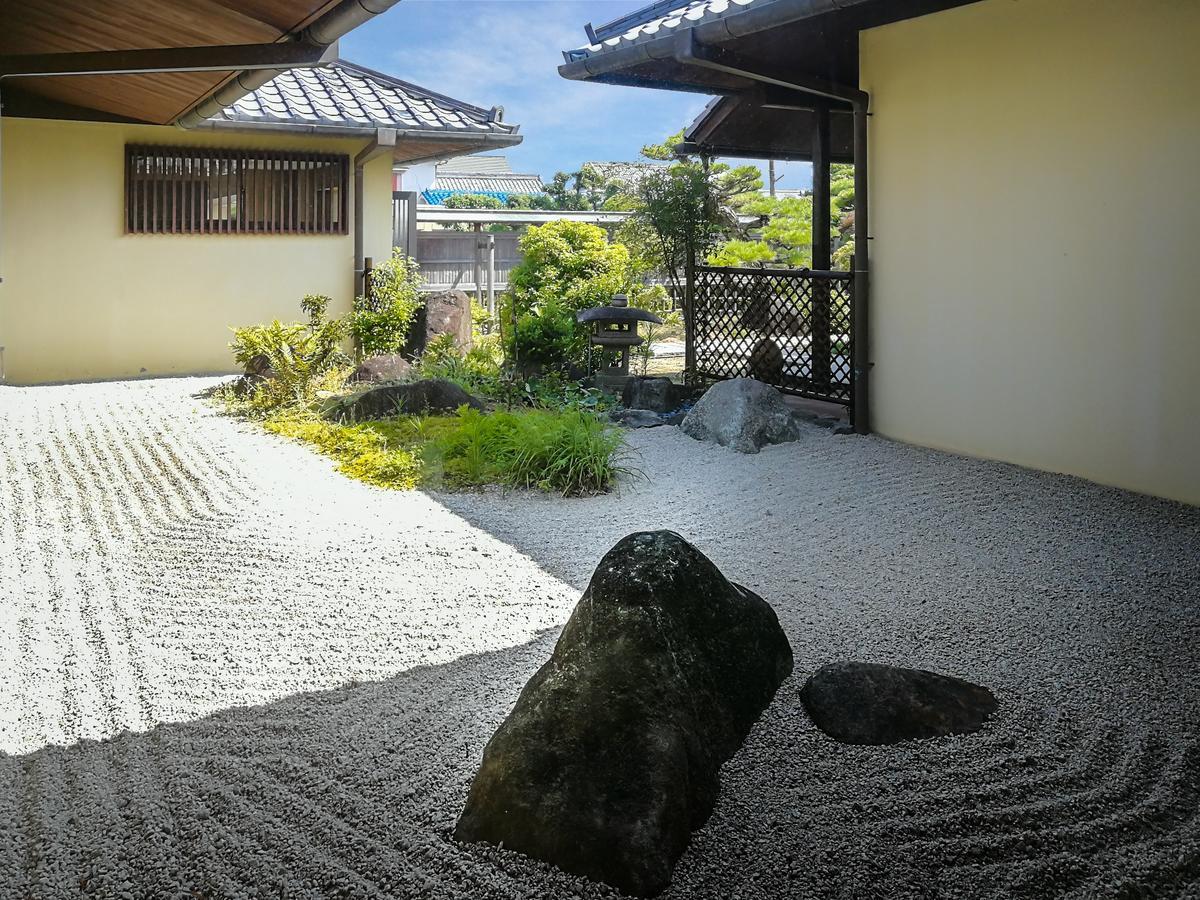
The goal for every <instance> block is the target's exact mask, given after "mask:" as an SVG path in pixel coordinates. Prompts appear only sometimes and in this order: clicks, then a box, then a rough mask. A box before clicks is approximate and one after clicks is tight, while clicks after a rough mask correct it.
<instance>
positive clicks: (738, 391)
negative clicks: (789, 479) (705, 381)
mask: <svg viewBox="0 0 1200 900" xmlns="http://www.w3.org/2000/svg"><path fill="white" fill-rule="evenodd" d="M679 427H680V428H681V429H683V432H684V433H685V434H687V435H689V436H691V437H694V438H695V439H696V440H698V441H712V442H715V443H717V444H721V445H722V446H725V447H729V448H731V449H733V450H737V451H738V452H739V453H757V452H758V451H759V450H761V449H762V448H763V447H765V446H766V445H767V444H782V443H784V442H785V441H794V440H796V439H797V438H798V437H800V425H799V424H798V423H797V421H796V417H795V416H794V415H793V414H792V411H791V409H790V408H789V407H788V405H787V404H786V403H784V402H783V395H782V394H780V393H779V391H777V390H775V388H773V387H771V386H770V385H769V384H763V383H762V382H761V381H755V380H754V379H753V378H733V379H730V380H729V381H721V382H718V383H717V384H714V385H713V386H712V387H710V388H709V389H708V390H707V391H706V392H705V394H704V396H703V397H701V398H700V399H699V400H698V401H697V402H696V405H695V406H693V407H692V409H691V411H690V412H689V413H688V414H687V418H685V419H684V420H683V424H681V425H680V426H679Z"/></svg>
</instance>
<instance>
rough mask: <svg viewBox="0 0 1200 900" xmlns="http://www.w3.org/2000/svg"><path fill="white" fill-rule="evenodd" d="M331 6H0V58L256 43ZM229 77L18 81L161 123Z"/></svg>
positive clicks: (256, 1) (202, 0) (220, 2)
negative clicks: (2, 55) (29, 54)
mask: <svg viewBox="0 0 1200 900" xmlns="http://www.w3.org/2000/svg"><path fill="white" fill-rule="evenodd" d="M336 2H337V0H246V2H234V0H106V2H103V3H97V2H95V0H3V2H0V54H20V53H69V52H75V51H89V50H142V49H151V48H157V47H202V46H209V45H217V44H260V43H271V42H273V41H277V40H279V39H280V38H281V37H283V36H284V35H286V34H288V33H291V32H293V31H295V30H296V29H297V28H299V27H302V26H304V25H306V24H308V22H310V21H312V20H313V19H314V18H316V17H317V16H319V15H321V14H322V13H324V12H325V11H327V10H328V9H330V8H331V7H333V6H334V5H336ZM231 74H232V73H229V72H189V73H172V74H152V75H104V76H99V75H87V76H69V77H61V78H34V79H22V84H21V87H22V89H24V90H28V91H29V92H31V93H35V94H40V95H42V96H45V97H49V98H51V99H54V100H59V101H62V102H64V103H70V104H73V105H75V106H81V107H87V108H89V109H99V110H104V111H105V112H110V113H116V114H118V115H122V116H128V117H130V118H134V119H140V120H142V121H148V122H158V123H162V124H168V123H170V122H172V121H174V119H175V118H176V117H177V116H179V115H180V114H181V113H183V112H184V111H186V110H187V109H188V108H189V107H190V106H192V104H194V103H195V102H196V101H197V100H200V99H202V98H203V97H205V96H206V95H207V94H209V93H210V92H211V91H213V90H214V89H215V88H216V87H217V86H219V85H220V84H221V83H222V82H223V81H225V80H226V79H227V78H228V77H229V76H230V75H231Z"/></svg>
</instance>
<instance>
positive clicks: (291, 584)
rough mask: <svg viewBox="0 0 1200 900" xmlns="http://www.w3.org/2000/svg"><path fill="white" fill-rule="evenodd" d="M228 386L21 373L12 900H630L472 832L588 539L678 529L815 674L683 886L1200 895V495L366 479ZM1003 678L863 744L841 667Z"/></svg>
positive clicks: (837, 440)
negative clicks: (478, 840)
mask: <svg viewBox="0 0 1200 900" xmlns="http://www.w3.org/2000/svg"><path fill="white" fill-rule="evenodd" d="M210 383H211V382H210V381H204V380H189V379H181V380H166V381H157V382H136V383H122V384H107V385H83V386H71V387H54V388H31V389H15V388H0V673H3V674H2V676H0V897H2V898H9V897H12V898H30V897H32V898H37V900H41V898H56V897H79V896H87V897H135V898H159V897H186V898H205V897H212V898H217V897H221V898H224V897H263V898H265V897H273V898H277V897H281V896H286V897H289V898H291V897H314V898H315V897H388V896H390V897H402V898H408V897H414V898H415V897H422V898H424V897H428V898H456V897H472V898H474V897H489V898H490V897H497V898H542V897H554V898H558V897H567V898H570V897H573V896H578V897H580V898H582V897H610V896H612V892H611V891H609V890H607V889H605V888H603V887H600V886H597V885H590V884H586V883H584V882H582V881H579V880H577V879H573V878H570V877H567V876H564V875H562V874H561V873H558V872H556V871H554V870H552V869H550V868H549V867H546V866H543V865H539V864H536V863H531V862H530V861H528V860H524V859H522V858H520V857H518V856H516V855H513V854H509V853H505V852H502V851H497V850H491V849H487V848H481V847H460V846H457V845H455V844H454V843H453V842H451V841H450V840H449V839H448V833H449V831H450V829H451V827H452V826H453V822H454V817H455V815H456V814H457V812H458V810H459V809H460V807H461V804H462V802H463V799H464V798H465V794H466V788H467V785H468V782H469V779H470V777H471V774H472V772H473V769H474V766H475V764H476V762H477V760H478V758H479V755H480V753H481V751H482V748H483V744H484V743H485V742H486V740H487V738H488V736H489V735H490V734H491V732H492V730H493V729H494V728H495V726H496V725H497V724H498V722H499V721H500V719H501V718H503V716H504V715H505V713H506V712H507V711H508V709H509V708H510V706H511V704H512V703H513V701H514V700H515V698H516V695H517V693H518V691H519V690H520V688H521V686H522V685H523V684H524V682H525V680H526V679H527V678H528V677H529V675H530V674H532V672H533V671H534V670H535V669H536V668H537V666H538V665H539V664H540V663H541V662H542V661H543V660H544V658H545V657H546V655H547V654H548V653H549V650H550V647H551V646H552V644H553V640H554V637H555V635H556V632H557V628H558V627H559V626H560V625H561V624H562V622H563V621H564V620H565V618H566V616H567V614H568V613H569V611H570V608H571V606H572V605H573V603H574V601H575V599H576V597H577V595H578V591H579V589H580V588H581V587H582V586H583V585H584V583H585V582H586V580H587V577H588V576H589V574H590V572H591V568H592V567H593V566H594V564H595V562H596V561H597V559H598V558H599V557H600V555H601V554H602V553H603V552H604V551H605V550H606V549H608V547H609V546H611V545H612V544H613V543H614V542H615V541H616V540H617V539H619V538H620V537H622V536H624V535H625V534H626V533H628V532H629V531H632V530H636V529H641V528H659V527H669V528H674V529H675V530H677V531H679V532H681V533H682V534H684V535H685V536H687V537H689V538H690V539H692V540H693V541H694V542H695V543H696V544H697V545H698V546H699V547H700V548H701V549H702V550H704V551H705V552H706V553H708V554H709V555H710V556H711V557H712V558H713V559H714V560H715V561H716V562H717V563H718V565H720V566H721V567H722V569H723V570H724V571H725V572H726V573H727V574H728V575H729V576H730V577H731V578H734V579H735V580H740V581H742V582H743V583H745V584H747V585H749V586H751V587H753V588H754V589H756V590H757V591H759V592H760V593H761V594H762V595H763V596H764V597H766V598H767V599H768V600H769V601H770V602H771V603H772V604H773V605H774V606H775V608H776V609H777V611H778V612H779V615H780V619H781V621H782V623H783V625H784V627H785V629H786V630H787V632H788V635H789V637H790V639H791V641H792V644H793V647H794V648H795V651H796V660H797V669H796V673H795V675H793V677H792V678H790V679H789V680H788V681H787V682H785V683H784V685H783V687H782V688H781V689H780V691H779V694H778V696H777V698H776V701H775V703H774V704H773V705H772V706H771V707H770V709H769V710H768V711H767V713H766V714H765V715H764V717H763V719H762V720H761V721H760V722H759V724H758V726H757V727H756V728H755V730H754V732H753V733H752V734H751V736H750V739H749V741H748V742H747V745H746V746H745V748H744V749H743V750H742V752H741V753H739V754H738V755H737V756H736V757H735V758H734V759H733V760H731V761H730V762H729V763H728V764H727V765H726V767H725V769H724V771H723V789H722V795H721V798H720V800H719V802H718V804H717V808H716V811H715V812H714V814H713V817H712V819H711V820H710V821H709V823H708V824H707V825H706V826H705V827H704V828H703V829H702V830H701V831H700V832H698V833H697V835H696V836H695V838H694V840H693V843H692V847H691V849H690V850H689V852H688V853H687V854H686V855H685V857H684V858H683V860H682V861H681V863H680V866H679V869H678V870H677V873H676V879H675V885H674V887H673V888H672V889H671V891H670V892H668V895H667V896H668V897H670V898H684V897H688V898H691V897H711V898H737V897H744V898H763V897H830V898H834V897H836V898H866V897H913V898H918V897H919V898H926V897H930V898H932V897H947V898H949V897H968V898H970V897H1028V898H1035V897H1036V898H1040V897H1051V896H1071V897H1118V896H1125V897H1173V896H1187V897H1200V818H1198V814H1200V742H1198V737H1200V733H1198V729H1200V724H1198V723H1200V666H1198V665H1197V664H1198V662H1200V607H1198V603H1200V587H1198V585H1200V510H1196V509H1191V508H1185V507H1181V506H1177V505H1174V504H1171V503H1167V502H1164V501H1158V500H1153V499H1149V498H1143V497H1137V496H1134V495H1130V494H1125V493H1122V492H1119V491H1114V490H1109V489H1106V488H1101V487H1098V486H1095V485H1090V484H1087V483H1084V482H1080V481H1077V480H1074V479H1069V478H1065V477H1058V476H1052V475H1044V474H1038V473H1033V472H1028V471H1024V470H1021V469H1017V468H1013V467H1009V466H1002V465H997V464H993V463H986V462H979V461H971V460H963V459H959V458H955V457H951V456H947V455H944V454H938V453H934V452H932V451H925V450H919V449H914V448H908V447H903V446H899V445H896V444H891V443H888V442H886V441H883V440H879V439H875V438H866V439H864V438H855V437H845V438H841V437H835V436H833V435H831V434H830V433H829V432H827V431H824V430H821V429H818V428H812V429H809V430H806V432H805V435H804V437H803V438H802V440H801V441H799V442H798V443H796V444H793V445H787V446H781V447H772V448H768V449H766V450H764V451H763V452H762V453H761V454H759V455H758V456H753V457H742V456H737V455H735V454H733V453H730V452H729V451H726V450H723V449H720V448H713V447H708V446H705V445H701V444H698V443H695V442H693V441H691V440H690V439H688V438H686V437H685V436H683V435H682V434H680V433H679V432H678V430H677V429H670V428H660V429H653V430H649V431H643V432H637V433H634V434H633V436H632V438H631V439H632V441H633V442H634V444H635V445H636V448H637V451H638V457H637V458H635V460H634V461H635V463H636V464H638V465H640V466H641V468H642V469H643V470H644V471H645V473H646V476H647V478H646V480H643V481H636V482H633V483H630V484H628V485H626V486H624V488H623V489H622V491H621V492H620V493H619V494H617V495H611V496H607V497H602V498H594V499H589V500H569V501H564V500H557V499H548V498H544V497H541V496H536V495H523V494H521V495H513V494H508V495H505V494H502V493H500V492H494V493H484V494H473V495H453V496H437V497H430V496H426V495H424V494H396V493H389V492H385V491H379V490H376V489H373V488H370V487H367V486H364V485H360V484H356V483H354V482H351V481H348V480H346V479H344V478H342V477H341V476H340V475H338V474H336V473H335V472H333V471H332V469H331V467H330V466H329V464H328V462H327V461H325V460H323V459H321V458H319V457H316V456H315V455H313V454H311V453H309V452H308V451H307V450H305V449H303V448H301V447H298V446H296V445H293V444H290V443H288V442H285V441H283V440H280V439H277V438H274V437H271V436H269V435H266V434H263V433H261V432H259V431H257V430H255V429H253V428H251V427H248V426H245V425H241V424H239V423H236V422H233V421H230V420H228V419H224V418H221V417H218V416H216V415H214V414H213V413H212V412H211V411H210V410H208V409H206V408H205V407H204V406H203V405H202V404H201V403H200V402H199V401H197V400H195V399H194V398H193V395H194V394H195V393H196V392H197V391H198V390H200V389H201V388H202V387H204V386H206V385H207V384H210ZM845 658H857V659H869V660H875V661H880V662H892V663H898V664H904V665H917V666H923V667H928V668H934V669H937V670H938V671H942V672H947V673H950V674H955V675H959V676H962V677H966V678H970V679H972V680H975V681H979V682H981V683H983V684H986V685H988V686H990V687H992V688H993V689H994V690H995V691H996V693H997V695H998V696H999V698H1000V700H1001V703H1002V707H1001V711H1000V714H999V715H998V717H997V718H996V720H995V721H994V722H993V723H991V724H990V725H989V726H987V727H986V728H985V730H984V731H983V732H981V733H979V734H977V735H974V736H971V737H966V738H952V739H943V740H936V741H928V742H919V743H915V744H909V745H904V746H901V747H892V748H846V747H842V746H840V745H837V744H835V743H833V742H832V741H829V740H828V739H826V738H824V737H823V736H822V735H820V734H819V733H818V732H817V731H816V730H815V729H814V728H813V726H812V725H811V724H810V723H809V722H808V720H807V718H806V717H805V716H804V713H803V711H802V709H801V708H800V705H799V701H798V697H797V694H798V691H799V688H800V686H801V684H802V683H803V679H804V678H805V677H806V676H807V674H808V673H809V672H811V671H812V670H813V669H815V668H817V667H818V666H819V665H820V664H822V663H824V662H828V661H830V660H834V659H845Z"/></svg>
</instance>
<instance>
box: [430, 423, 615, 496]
mask: <svg viewBox="0 0 1200 900" xmlns="http://www.w3.org/2000/svg"><path fill="white" fill-rule="evenodd" d="M622 443H623V441H622V437H621V433H620V431H619V430H618V429H616V428H613V427H612V426H610V425H607V424H606V423H604V422H602V421H601V420H600V419H598V418H597V417H596V416H594V415H592V414H591V413H588V412H585V411H583V410H579V409H565V410H546V409H530V410H521V411H514V412H504V411H498V412H493V413H489V414H484V413H480V412H478V411H476V410H471V409H461V410H459V412H458V416H457V425H456V427H454V428H452V429H448V430H447V431H446V432H445V434H444V435H442V436H441V437H440V438H438V439H437V440H436V441H435V442H434V444H435V448H436V455H437V458H438V460H439V462H440V467H441V469H442V474H443V476H444V479H445V481H446V483H447V484H448V485H449V486H452V487H453V486H477V485H483V484H489V483H497V484H503V485H507V486H509V487H514V488H537V489H540V490H544V491H552V492H555V493H559V494H562V495H564V496H568V495H585V494H598V493H603V492H604V491H607V490H608V489H609V488H610V487H612V485H613V484H614V483H615V482H616V481H617V479H618V478H620V477H621V476H622V475H629V474H633V473H634V470H633V469H632V468H630V467H628V466H625V465H623V464H622V463H621V461H620V450H621V446H622ZM430 459H431V461H432V457H431V458H430Z"/></svg>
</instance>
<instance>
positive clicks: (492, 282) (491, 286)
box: [487, 234, 496, 319]
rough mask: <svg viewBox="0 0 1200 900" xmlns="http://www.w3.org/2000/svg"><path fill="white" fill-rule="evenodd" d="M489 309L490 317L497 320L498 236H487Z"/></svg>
mask: <svg viewBox="0 0 1200 900" xmlns="http://www.w3.org/2000/svg"><path fill="white" fill-rule="evenodd" d="M487 308H488V315H489V316H491V317H492V318H493V319H494V318H496V236H495V235H494V234H489V235H488V236H487Z"/></svg>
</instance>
